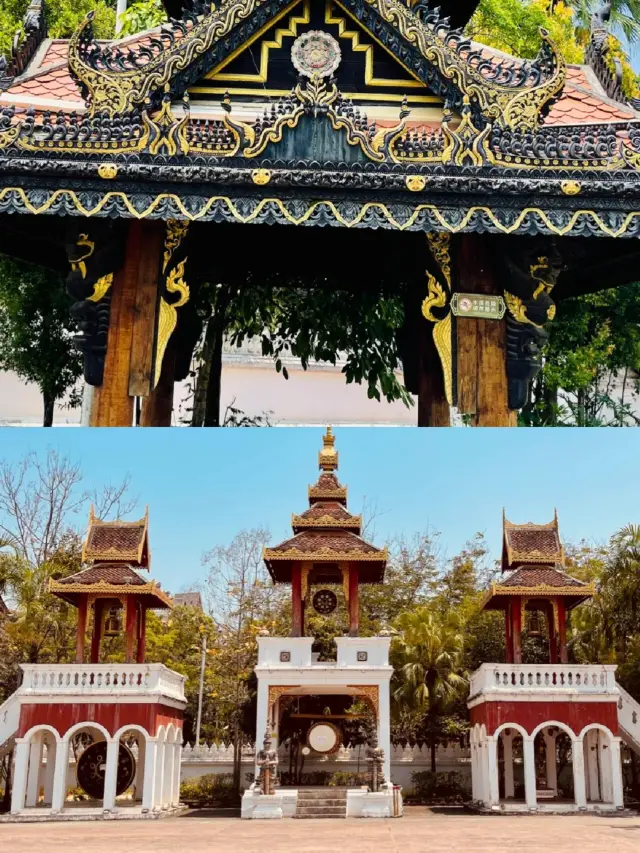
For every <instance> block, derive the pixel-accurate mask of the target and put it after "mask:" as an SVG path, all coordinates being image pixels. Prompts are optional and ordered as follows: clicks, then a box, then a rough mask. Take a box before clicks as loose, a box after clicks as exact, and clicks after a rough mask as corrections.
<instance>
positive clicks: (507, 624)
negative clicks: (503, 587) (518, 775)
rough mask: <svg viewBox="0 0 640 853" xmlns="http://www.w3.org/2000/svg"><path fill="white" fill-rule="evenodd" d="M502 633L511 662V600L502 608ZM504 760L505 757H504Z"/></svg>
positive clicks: (507, 658) (508, 659)
mask: <svg viewBox="0 0 640 853" xmlns="http://www.w3.org/2000/svg"><path fill="white" fill-rule="evenodd" d="M504 634H505V637H504V639H505V650H506V660H507V663H513V631H512V630H511V601H507V606H506V607H505V609H504ZM505 761H506V758H505Z"/></svg>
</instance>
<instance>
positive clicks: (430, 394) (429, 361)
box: [418, 317, 451, 427]
mask: <svg viewBox="0 0 640 853" xmlns="http://www.w3.org/2000/svg"><path fill="white" fill-rule="evenodd" d="M418 330H419V332H418V333H419V339H418V352H419V362H418V363H419V372H418V426H419V427H429V426H433V427H448V426H451V414H450V412H451V410H450V408H449V403H448V402H447V398H446V396H445V390H444V378H443V376H442V364H441V362H440V357H439V355H438V351H437V349H436V346H435V343H434V342H433V324H432V323H429V322H428V321H427V320H425V319H424V317H420V320H419V326H418Z"/></svg>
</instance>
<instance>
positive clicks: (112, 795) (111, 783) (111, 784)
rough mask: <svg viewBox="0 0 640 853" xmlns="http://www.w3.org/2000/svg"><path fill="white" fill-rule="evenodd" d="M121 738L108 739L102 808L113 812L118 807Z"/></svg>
mask: <svg viewBox="0 0 640 853" xmlns="http://www.w3.org/2000/svg"><path fill="white" fill-rule="evenodd" d="M119 750H120V739H119V738H118V740H113V739H110V740H108V741H107V766H106V769H105V773H104V797H103V800H102V810H103V811H105V812H111V811H113V810H114V809H115V807H116V785H117V782H118V752H119Z"/></svg>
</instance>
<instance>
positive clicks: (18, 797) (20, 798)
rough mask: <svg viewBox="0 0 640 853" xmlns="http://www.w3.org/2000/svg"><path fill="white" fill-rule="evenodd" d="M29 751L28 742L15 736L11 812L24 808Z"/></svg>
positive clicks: (14, 812)
mask: <svg viewBox="0 0 640 853" xmlns="http://www.w3.org/2000/svg"><path fill="white" fill-rule="evenodd" d="M29 752H30V746H29V744H28V743H27V742H26V741H24V740H23V739H22V738H16V747H15V753H16V755H15V764H14V767H13V782H12V789H11V814H18V813H19V812H21V811H22V810H23V809H24V802H25V795H26V792H27V775H28V772H29Z"/></svg>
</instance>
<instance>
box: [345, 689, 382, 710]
mask: <svg viewBox="0 0 640 853" xmlns="http://www.w3.org/2000/svg"><path fill="white" fill-rule="evenodd" d="M347 687H348V688H349V689H350V690H355V691H356V695H357V696H362V698H363V699H365V701H366V702H367V703H368V704H369V706H370V707H371V710H372V711H373V714H374V716H375V718H376V719H378V714H379V708H380V688H379V687H378V685H377V684H348V685H347Z"/></svg>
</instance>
